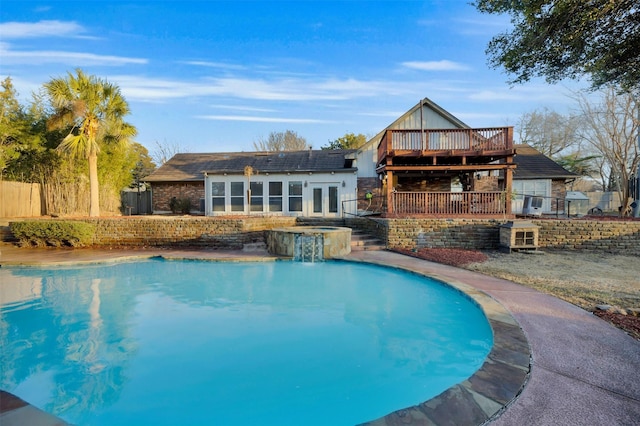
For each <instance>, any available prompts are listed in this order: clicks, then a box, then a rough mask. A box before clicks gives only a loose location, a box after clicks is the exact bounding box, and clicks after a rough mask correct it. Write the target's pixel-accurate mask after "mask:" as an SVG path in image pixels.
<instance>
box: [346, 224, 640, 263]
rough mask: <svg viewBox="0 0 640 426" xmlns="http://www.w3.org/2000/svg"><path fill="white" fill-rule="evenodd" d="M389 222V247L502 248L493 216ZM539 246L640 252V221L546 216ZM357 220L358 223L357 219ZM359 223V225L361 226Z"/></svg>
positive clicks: (613, 251)
mask: <svg viewBox="0 0 640 426" xmlns="http://www.w3.org/2000/svg"><path fill="white" fill-rule="evenodd" d="M377 221H379V222H380V224H381V226H384V225H383V224H386V228H387V229H386V233H387V238H386V241H387V247H390V248H396V247H397V248H404V249H420V248H463V249H474V250H490V249H498V248H499V245H500V225H501V224H502V223H504V222H505V221H499V220H491V219H378V220H377ZM531 222H532V223H533V224H535V225H537V226H538V227H539V237H538V238H539V240H538V246H539V247H540V248H549V249H568V250H597V251H607V252H612V253H621V254H634V255H640V222H638V221H624V222H623V221H615V220H613V221H601V220H583V219H578V220H568V219H558V220H554V219H544V220H532V221H531ZM354 224H355V223H354ZM357 227H359V226H357Z"/></svg>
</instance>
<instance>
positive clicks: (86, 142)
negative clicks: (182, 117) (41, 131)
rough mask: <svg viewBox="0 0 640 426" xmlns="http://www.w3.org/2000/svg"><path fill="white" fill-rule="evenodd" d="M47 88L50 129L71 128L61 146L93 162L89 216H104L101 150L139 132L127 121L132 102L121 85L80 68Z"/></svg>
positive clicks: (90, 168)
mask: <svg viewBox="0 0 640 426" xmlns="http://www.w3.org/2000/svg"><path fill="white" fill-rule="evenodd" d="M44 87H45V89H46V91H47V93H48V95H49V98H50V101H51V105H52V106H53V108H54V113H53V115H52V116H51V119H50V120H49V122H48V127H49V129H50V130H52V129H67V128H71V130H70V132H69V134H68V135H67V136H66V137H65V138H64V139H63V140H62V142H61V143H60V145H59V146H58V148H57V149H58V150H59V151H61V152H64V153H67V154H70V155H72V156H77V157H83V158H86V159H87V161H88V162H89V185H90V195H91V199H90V202H89V216H92V217H93V216H100V205H99V203H100V196H99V195H100V194H99V184H98V153H99V152H100V146H101V145H102V144H109V143H128V142H129V140H130V139H131V138H132V137H134V136H135V135H136V133H137V131H136V128H135V127H133V126H132V125H131V124H129V123H126V122H125V121H124V120H123V118H124V116H125V115H127V114H128V113H129V105H128V104H127V101H126V100H125V99H124V97H123V96H122V94H121V93H120V88H119V87H118V86H116V85H114V84H111V83H109V82H107V81H105V80H101V79H99V78H97V77H95V76H90V75H87V74H85V73H84V72H83V71H82V70H80V69H77V70H76V74H75V75H73V74H72V73H68V76H67V78H54V79H52V80H51V81H50V82H48V83H46V84H45V85H44Z"/></svg>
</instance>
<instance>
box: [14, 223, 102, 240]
mask: <svg viewBox="0 0 640 426" xmlns="http://www.w3.org/2000/svg"><path fill="white" fill-rule="evenodd" d="M11 232H12V233H13V235H14V236H15V237H16V238H17V239H18V240H19V241H20V244H21V245H26V246H33V247H82V246H86V245H89V244H91V239H92V238H93V235H94V233H95V227H94V225H92V224H90V223H85V222H75V221H59V220H38V221H24V222H13V223H11Z"/></svg>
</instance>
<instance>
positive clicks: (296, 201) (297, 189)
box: [289, 181, 302, 212]
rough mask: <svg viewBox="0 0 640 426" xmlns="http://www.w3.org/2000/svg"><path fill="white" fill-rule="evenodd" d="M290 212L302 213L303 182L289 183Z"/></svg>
mask: <svg viewBox="0 0 640 426" xmlns="http://www.w3.org/2000/svg"><path fill="white" fill-rule="evenodd" d="M289 211H290V212H301V211H302V182H301V181H296V182H289Z"/></svg>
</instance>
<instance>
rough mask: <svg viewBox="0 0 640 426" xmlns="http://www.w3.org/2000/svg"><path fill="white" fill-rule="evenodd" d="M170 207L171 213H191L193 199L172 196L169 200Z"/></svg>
mask: <svg viewBox="0 0 640 426" xmlns="http://www.w3.org/2000/svg"><path fill="white" fill-rule="evenodd" d="M169 208H170V209H171V213H174V214H177V213H182V214H189V213H191V208H192V204H191V199H189V198H176V197H173V198H171V201H169Z"/></svg>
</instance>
